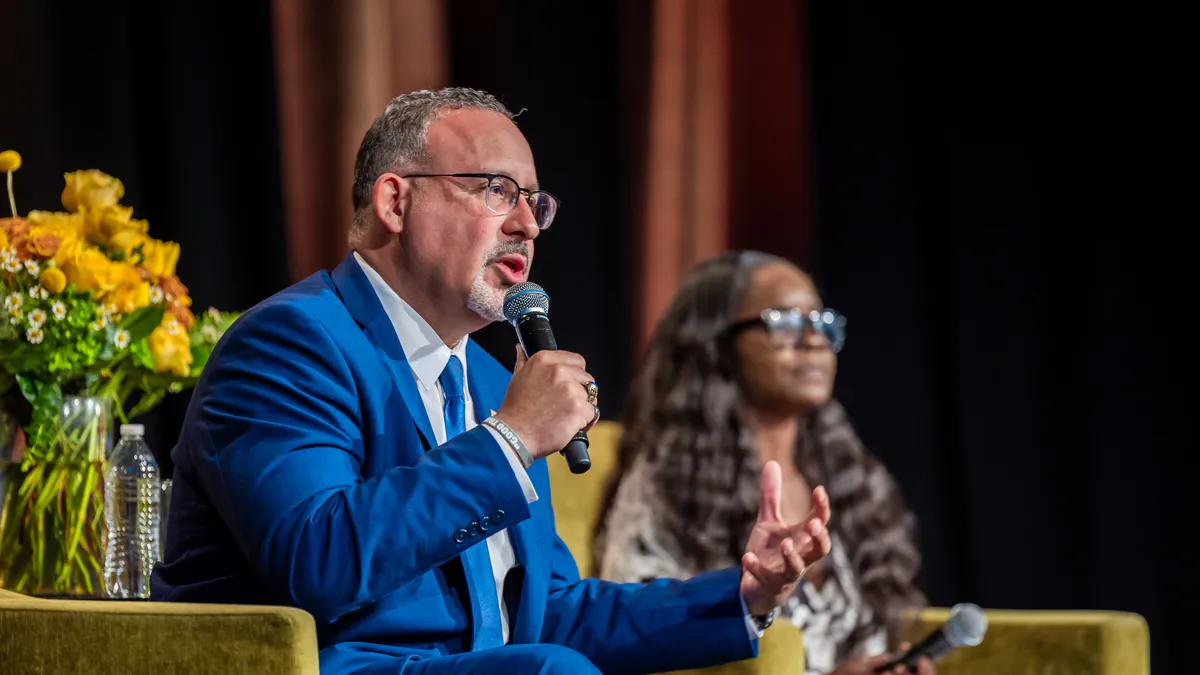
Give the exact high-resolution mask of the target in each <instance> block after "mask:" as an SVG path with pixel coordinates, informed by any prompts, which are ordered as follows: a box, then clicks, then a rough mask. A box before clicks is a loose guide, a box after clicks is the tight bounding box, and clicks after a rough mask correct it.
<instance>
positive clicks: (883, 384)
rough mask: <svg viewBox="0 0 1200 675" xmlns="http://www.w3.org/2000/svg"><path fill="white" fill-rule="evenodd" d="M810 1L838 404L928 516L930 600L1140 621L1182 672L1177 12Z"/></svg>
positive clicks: (1183, 225)
mask: <svg viewBox="0 0 1200 675" xmlns="http://www.w3.org/2000/svg"><path fill="white" fill-rule="evenodd" d="M809 8H810V11H809V27H810V31H811V33H810V35H811V44H812V53H811V72H812V88H813V99H814V102H815V110H814V115H815V127H814V139H813V140H814V144H815V157H814V169H813V172H814V176H815V177H816V185H815V190H814V194H815V208H816V216H817V222H818V227H817V242H816V247H815V258H814V261H815V266H816V273H817V277H818V279H819V281H820V282H821V283H822V286H823V291H824V295H825V299H826V301H827V302H828V303H829V304H830V305H831V306H833V307H837V308H839V309H842V310H843V311H845V312H846V314H847V315H848V316H849V320H850V323H849V325H848V331H849V341H848V344H847V349H846V350H845V351H844V352H843V353H842V357H841V375H840V378H839V391H840V395H841V396H842V397H843V399H844V400H845V401H846V403H847V405H848V408H849V410H850V412H851V414H852V415H853V417H854V419H855V420H856V422H857V425H858V428H859V430H860V431H861V433H862V434H863V435H864V437H865V441H866V442H867V444H868V446H869V447H871V448H873V449H874V451H875V452H877V453H878V454H879V455H880V456H881V457H882V458H883V460H884V462H885V463H886V464H887V466H888V467H889V468H891V469H892V470H893V472H894V473H895V474H896V476H897V477H898V479H899V480H900V482H901V483H902V485H903V487H904V489H905V492H906V494H907V496H908V497H909V499H910V500H911V502H912V504H913V505H914V506H915V508H916V510H917V512H918V516H919V518H920V523H921V526H922V534H923V537H922V543H923V551H924V555H925V573H924V585H925V588H926V589H927V590H928V593H929V595H930V598H931V601H932V602H933V603H935V604H939V605H948V604H951V603H954V602H959V601H974V602H977V603H979V604H981V605H984V606H987V607H1010V608H1097V609H1118V610H1131V611H1136V612H1139V613H1141V614H1142V615H1144V616H1145V617H1146V618H1147V620H1148V621H1149V624H1150V635H1151V644H1152V645H1153V666H1154V669H1155V671H1157V672H1184V671H1185V670H1186V668H1185V658H1186V657H1187V656H1188V653H1187V645H1188V644H1189V643H1191V642H1192V641H1193V636H1192V635H1191V632H1192V630H1193V628H1194V626H1195V622H1194V621H1192V620H1189V619H1188V618H1187V616H1188V614H1189V611H1188V610H1189V605H1190V599H1191V598H1195V597H1196V594H1195V591H1196V588H1197V583H1196V581H1195V579H1196V577H1195V570H1194V569H1193V568H1192V566H1191V565H1185V558H1184V557H1183V556H1182V555H1181V551H1182V547H1183V546H1185V545H1187V544H1186V543H1185V540H1186V539H1187V538H1190V534H1188V533H1189V532H1190V531H1191V530H1192V529H1193V528H1192V527H1191V523H1192V520H1193V516H1194V514H1195V512H1196V511H1195V507H1194V506H1192V505H1191V499H1190V498H1189V497H1190V495H1189V491H1190V490H1191V489H1193V488H1192V486H1193V484H1194V479H1193V477H1192V476H1191V475H1190V474H1188V473H1185V472H1183V471H1181V470H1180V469H1181V464H1180V462H1181V461H1182V458H1183V457H1184V456H1186V455H1187V454H1190V451H1191V450H1192V449H1194V448H1195V445H1196V444H1195V441H1194V440H1193V438H1192V435H1191V433H1190V432H1189V431H1188V429H1187V428H1186V427H1187V426H1189V425H1188V420H1189V417H1190V415H1189V412H1190V411H1189V410H1188V409H1187V408H1188V407H1190V406H1189V405H1188V404H1189V402H1190V400H1191V399H1192V396H1191V394H1189V393H1185V392H1188V391H1189V387H1188V385H1190V384H1191V383H1192V382H1193V381H1194V379H1195V368H1194V355H1193V354H1192V353H1191V350H1190V349H1189V346H1190V345H1187V344H1185V342H1184V339H1185V338H1184V336H1185V333H1184V325H1183V324H1184V322H1185V321H1187V319H1188V318H1189V317H1188V314H1189V313H1190V312H1191V309H1192V308H1193V307H1194V305H1195V302H1194V300H1193V299H1192V298H1191V296H1190V295H1185V294H1184V293H1185V291H1184V264H1185V255H1187V254H1186V253H1185V250H1184V248H1183V247H1182V246H1180V245H1178V244H1177V243H1175V242H1174V241H1172V239H1173V237H1172V234H1173V233H1175V232H1185V231H1186V229H1187V228H1190V227H1191V226H1192V225H1193V224H1194V221H1195V218H1194V216H1193V217H1191V218H1187V219H1186V220H1185V219H1184V218H1182V217H1181V216H1180V215H1179V214H1181V213H1182V210H1181V209H1176V208H1173V207H1174V206H1175V205H1176V204H1177V203H1178V201H1179V196H1180V195H1183V194H1188V193H1191V192H1192V191H1193V190H1191V189H1188V188H1185V187H1184V186H1183V181H1182V178H1183V175H1184V174H1183V171H1182V169H1183V167H1184V166H1185V165H1184V164H1183V163H1182V161H1180V160H1181V158H1182V151H1180V150H1178V149H1177V148H1179V142H1180V141H1179V139H1180V138H1182V137H1183V135H1184V133H1185V132H1186V131H1187V130H1188V128H1189V127H1191V126H1194V118H1192V119H1187V118H1186V117H1185V115H1183V114H1182V113H1181V112H1180V111H1181V108H1180V107H1179V103H1180V102H1181V100H1182V99H1183V97H1184V96H1185V95H1187V94H1189V93H1190V92H1188V91H1186V90H1187V89H1189V87H1187V86H1182V82H1183V80H1184V79H1187V77H1186V76H1185V73H1184V72H1183V67H1182V64H1183V63H1184V59H1183V49H1182V46H1181V45H1183V44H1185V41H1184V40H1183V39H1179V36H1178V34H1179V33H1181V32H1182V31H1181V29H1178V28H1176V26H1180V25H1182V24H1183V23H1184V22H1182V21H1180V20H1179V19H1178V18H1177V17H1170V16H1160V15H1154V14H1152V12H1150V11H1149V10H1147V9H1143V8H1141V7H1140V6H1139V7H1137V8H1133V7H1130V8H1126V9H1127V10H1128V11H1123V12H1114V13H1104V12H1101V11H1099V8H1098V6H1097V7H1093V8H1091V9H1087V8H1084V7H1082V6H1080V7H1079V8H1078V11H1077V12H1076V11H1072V12H1070V13H1068V12H1067V11H1065V10H1064V9H1057V10H1047V9H1046V6H1044V5H1041V6H1038V9H1037V11H1033V10H1032V9H1028V10H1023V9H1021V8H1019V7H1018V6H1014V5H1011V4H1000V5H986V6H982V5H970V7H969V8H967V7H965V6H962V5H961V4H960V3H944V5H943V6H933V5H929V4H921V3H916V4H913V3H909V4H905V5H889V6H886V7H884V6H872V8H871V9H870V10H869V11H868V10H866V9H864V8H862V7H860V6H858V5H856V4H854V3H833V2H817V3H809ZM1188 173H1189V174H1191V175H1194V173H1195V172H1194V169H1192V170H1190V171H1188ZM1192 250H1194V249H1192ZM1175 519H1178V524H1177V525H1175V526H1172V525H1171V524H1170V523H1171V522H1172V521H1173V520H1175Z"/></svg>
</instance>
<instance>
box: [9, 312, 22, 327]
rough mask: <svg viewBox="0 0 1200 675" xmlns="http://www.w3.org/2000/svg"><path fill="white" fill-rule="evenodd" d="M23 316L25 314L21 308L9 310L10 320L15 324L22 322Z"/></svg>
mask: <svg viewBox="0 0 1200 675" xmlns="http://www.w3.org/2000/svg"><path fill="white" fill-rule="evenodd" d="M22 316H24V315H23V314H21V310H19V309H10V310H8V322H9V323H11V324H12V325H14V326H15V325H17V324H19V323H21V317H22Z"/></svg>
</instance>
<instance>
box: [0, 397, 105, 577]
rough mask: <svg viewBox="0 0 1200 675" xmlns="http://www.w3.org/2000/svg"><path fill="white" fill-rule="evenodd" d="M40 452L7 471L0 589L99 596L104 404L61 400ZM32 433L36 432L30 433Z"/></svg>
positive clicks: (28, 451)
mask: <svg viewBox="0 0 1200 675" xmlns="http://www.w3.org/2000/svg"><path fill="white" fill-rule="evenodd" d="M47 423H48V424H53V425H54V428H53V429H52V430H51V431H52V433H50V434H44V433H30V434H29V435H28V437H29V438H43V439H44V438H49V439H52V440H51V441H50V442H48V443H47V444H46V447H27V448H25V451H24V457H23V458H22V460H21V461H20V462H19V463H17V462H11V463H9V464H8V465H7V467H6V470H5V473H6V477H7V480H6V481H5V483H6V488H5V491H6V492H7V494H5V495H4V502H3V506H2V507H0V508H2V510H0V588H6V589H8V590H12V591H17V592H19V593H26V594H29V595H40V596H66V597H70V596H100V595H101V594H102V593H103V589H102V587H101V585H100V577H101V573H102V569H103V556H104V537H105V526H104V462H105V459H106V458H107V457H108V453H109V451H110V448H111V446H112V418H111V414H110V407H109V404H108V402H107V401H106V400H104V399H100V398H93V397H77V398H66V399H64V400H63V402H62V407H61V409H60V410H59V412H58V415H57V416H55V417H52V418H51V421H50V422H47ZM33 431H39V430H33Z"/></svg>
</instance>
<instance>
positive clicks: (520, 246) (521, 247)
mask: <svg viewBox="0 0 1200 675" xmlns="http://www.w3.org/2000/svg"><path fill="white" fill-rule="evenodd" d="M514 254H515V255H519V256H521V257H522V258H524V259H525V266H526V267H528V266H529V244H528V243H526V242H523V241H506V242H504V243H503V244H500V245H499V246H496V247H494V248H492V250H490V251H488V252H487V255H485V256H484V257H483V261H484V262H483V266H484V267H487V266H488V265H490V264H491V263H492V261H494V260H495V259H496V258H499V257H501V256H506V255H514Z"/></svg>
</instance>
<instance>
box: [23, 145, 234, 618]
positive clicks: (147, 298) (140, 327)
mask: <svg viewBox="0 0 1200 675" xmlns="http://www.w3.org/2000/svg"><path fill="white" fill-rule="evenodd" d="M20 163H21V158H20V156H19V155H17V153H15V152H13V151H11V150H10V151H5V152H0V173H4V174H6V175H7V187H8V201H9V206H10V209H11V211H12V214H13V215H12V217H11V218H0V303H2V305H0V411H2V412H3V413H4V419H7V420H10V421H13V422H14V423H13V424H11V425H10V426H12V427H13V428H14V431H13V432H12V433H7V434H5V435H4V439H2V440H4V442H5V443H6V444H7V446H8V453H9V455H10V457H9V459H10V462H9V463H8V465H7V467H6V468H5V464H4V463H3V462H0V470H3V471H4V472H5V475H4V476H2V477H0V488H2V486H3V485H4V483H5V482H6V483H7V484H8V489H6V490H5V489H0V499H3V503H0V587H5V588H10V589H12V590H16V591H20V592H29V593H44V594H62V595H78V594H87V595H95V594H100V592H101V590H100V589H99V588H97V586H96V584H97V581H98V579H99V578H100V575H101V572H102V565H103V556H104V548H103V547H104V535H105V532H104V508H103V481H104V461H105V459H106V456H105V455H106V453H107V450H108V448H109V444H110V442H111V431H112V430H111V428H110V427H111V421H110V412H111V413H115V415H116V416H117V418H119V419H120V420H121V421H122V422H128V421H129V420H130V419H131V418H134V417H136V416H138V415H140V414H142V413H145V412H146V411H148V410H150V409H151V408H153V407H154V406H155V405H156V404H158V403H159V402H160V401H161V400H162V399H163V397H164V396H165V395H166V394H167V393H169V392H179V391H183V390H184V389H185V388H187V387H190V386H192V385H194V384H195V382H196V380H197V378H198V377H199V375H200V372H201V370H202V369H203V368H204V365H205V363H206V362H207V360H208V356H209V354H210V353H211V351H212V348H213V347H214V346H215V345H216V342H217V340H218V339H220V337H221V335H222V334H223V333H224V331H225V330H226V329H227V328H228V327H229V325H230V324H231V323H232V322H233V320H234V319H235V318H236V315H235V314H233V313H224V312H219V311H217V310H215V309H209V310H208V311H206V312H204V313H202V314H200V315H199V316H197V315H195V314H193V312H192V309H191V305H192V300H191V297H190V296H189V294H188V289H187V287H186V286H185V285H184V284H183V282H181V281H180V279H179V277H178V276H176V274H175V266H176V263H177V262H178V261H179V254H180V250H179V244H177V243H174V242H169V241H160V240H157V239H154V238H152V237H151V236H150V235H149V233H148V232H149V228H148V223H147V222H146V221H145V220H138V219H136V218H134V217H133V208H132V207H129V206H125V205H123V204H121V199H122V198H123V197H124V193H125V188H124V186H123V185H122V184H121V181H119V180H117V179H116V178H114V177H112V176H109V175H107V174H104V173H102V172H100V171H96V170H89V171H76V172H73V173H68V174H66V176H65V178H66V186H65V187H64V189H63V192H62V205H63V208H64V209H65V210H64V211H53V212H51V211H30V212H29V213H28V214H26V215H25V216H24V217H21V216H18V215H17V208H16V200H15V194H14V192H13V173H14V172H15V171H16V170H17V169H18V168H19V167H20ZM4 419H0V424H2V423H3V421H4ZM2 459H4V448H0V460H2ZM11 460H18V461H11Z"/></svg>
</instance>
